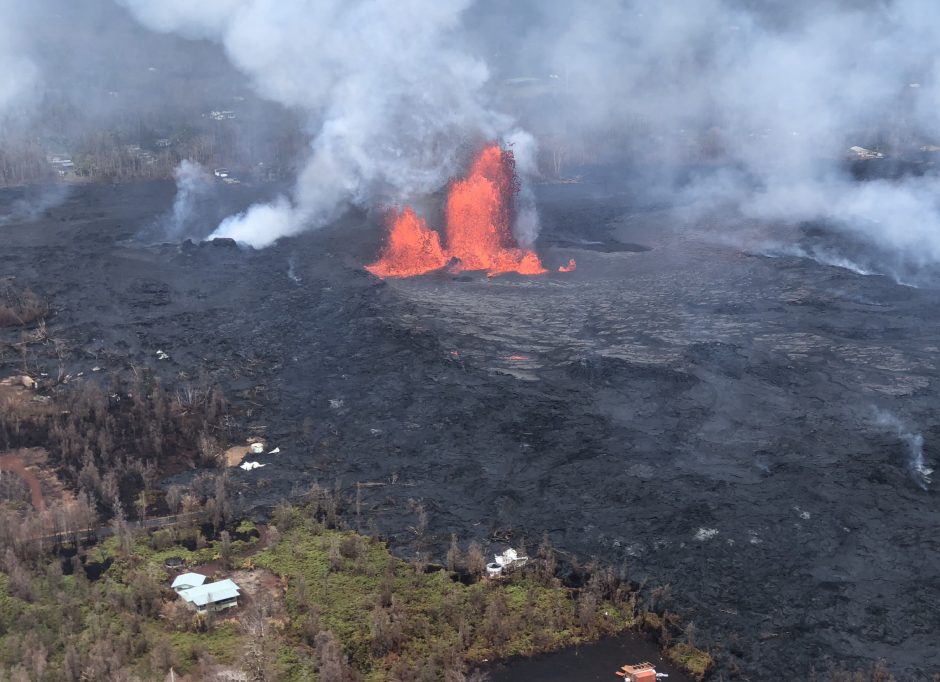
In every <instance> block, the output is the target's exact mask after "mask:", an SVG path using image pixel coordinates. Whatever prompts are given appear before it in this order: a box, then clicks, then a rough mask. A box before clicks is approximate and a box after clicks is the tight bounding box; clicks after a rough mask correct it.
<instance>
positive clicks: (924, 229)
mask: <svg viewBox="0 0 940 682" xmlns="http://www.w3.org/2000/svg"><path fill="white" fill-rule="evenodd" d="M62 13H66V14H71V15H72V19H71V20H70V23H72V24H74V23H75V22H78V23H81V21H80V17H78V16H77V15H82V14H84V15H86V16H87V17H88V18H87V22H93V23H94V25H95V26H96V30H95V34H96V35H97V36H98V44H99V45H100V50H98V51H97V52H96V51H94V50H92V51H90V52H89V51H87V50H85V51H81V50H79V48H78V47H76V48H75V50H76V51H79V53H78V54H77V55H76V56H75V58H74V59H72V60H70V64H71V68H72V69H73V70H76V71H81V69H82V68H83V67H84V66H85V65H83V64H82V59H83V58H87V59H88V60H89V62H90V63H89V64H87V70H86V72H90V73H92V74H93V75H95V74H97V76H96V78H92V79H90V80H89V79H88V78H86V79H85V80H84V81H83V87H84V88H86V89H87V88H88V87H91V86H89V85H88V84H89V82H91V83H92V84H94V83H96V82H100V83H104V82H105V81H111V80H118V79H119V76H120V75H121V73H122V69H125V68H126V67H127V65H128V64H137V63H142V62H140V60H139V59H134V58H133V53H134V49H135V48H134V43H135V42H137V43H139V42H140V41H139V40H137V41H129V40H127V38H126V34H127V33H128V31H130V30H131V29H129V28H128V26H131V25H133V24H134V23H135V22H136V23H137V24H138V25H139V26H142V27H145V29H141V28H139V27H138V28H137V29H135V30H145V32H148V31H149V32H152V34H150V35H151V36H152V37H151V38H150V39H149V40H150V41H151V42H150V43H148V45H149V47H148V49H150V50H151V51H155V50H158V49H160V46H163V48H166V46H167V45H173V46H175V47H177V48H178V46H180V45H189V46H193V47H192V52H191V55H192V59H193V60H197V61H198V64H199V66H200V68H202V67H204V66H205V64H206V63H207V62H209V61H211V58H210V56H209V55H210V52H209V49H210V48H209V47H207V46H209V45H215V46H216V48H215V49H216V51H217V52H216V54H217V55H221V54H224V56H225V58H226V59H227V61H228V63H229V67H228V68H229V71H225V70H221V69H220V70H218V71H217V72H216V76H217V78H218V79H221V80H226V81H230V82H232V83H236V84H238V83H239V79H243V83H244V84H247V86H248V87H250V88H251V89H253V90H254V92H255V93H256V94H257V95H258V96H259V97H261V98H264V99H266V100H269V101H271V102H274V103H276V104H279V105H281V106H283V107H284V108H287V109H289V110H291V111H293V112H297V113H298V114H299V116H300V117H301V120H302V121H303V122H304V125H305V128H306V133H307V134H308V136H309V140H310V147H309V150H307V151H306V152H305V154H304V162H303V165H302V168H301V169H300V170H299V172H298V174H297V179H296V183H295V187H294V189H293V190H292V192H291V193H290V195H289V196H285V197H281V198H280V199H278V200H277V201H275V202H273V203H272V204H270V205H264V206H257V207H253V208H252V209H250V210H249V211H248V212H247V213H246V214H244V215H241V216H235V217H233V218H231V219H230V220H227V221H225V222H224V223H223V224H222V225H221V226H220V228H219V230H218V234H222V235H228V236H233V237H235V238H237V239H239V240H242V241H244V242H247V243H250V244H253V245H256V246H264V245H266V244H270V243H272V242H273V241H274V240H276V239H278V238H280V237H282V236H285V235H289V234H292V233H295V232H297V231H299V230H302V229H307V228H311V227H316V226H319V225H322V224H324V223H326V222H329V221H330V220H332V219H334V218H335V217H336V216H337V215H339V214H340V213H341V212H342V211H343V210H345V208H346V207H348V206H349V205H350V204H356V205H361V206H371V205H374V204H375V203H376V202H390V201H392V202H394V201H405V200H408V199H410V198H414V197H416V196H420V195H423V194H427V193H430V192H433V191H435V190H437V189H439V188H441V187H442V186H443V185H444V184H445V183H446V182H447V181H448V179H449V178H450V177H452V176H454V175H456V174H457V173H458V172H459V169H460V167H461V166H462V165H464V164H465V162H466V158H467V155H468V150H472V149H473V148H474V147H476V146H477V145H479V144H480V142H482V141H484V140H489V139H500V140H504V141H508V140H513V141H514V142H515V148H516V153H517V156H519V157H521V159H522V160H526V161H527V160H528V159H532V158H535V153H536V148H537V147H538V146H541V148H542V150H543V155H542V159H543V161H542V164H541V166H542V168H543V170H544V169H545V168H546V163H545V160H544V159H545V157H546V155H548V154H549V153H550V155H551V156H552V158H555V159H566V160H570V162H572V163H574V162H580V161H605V162H609V161H616V160H617V158H618V156H623V157H626V156H631V155H632V156H635V157H636V156H639V157H642V158H644V159H646V160H648V162H649V163H651V164H652V163H659V164H662V165H663V167H674V166H676V165H677V164H681V163H687V162H695V163H698V164H699V165H700V166H701V168H700V170H699V173H698V175H697V176H695V178H694V181H693V182H692V183H691V184H689V183H686V184H685V185H684V186H683V188H682V199H683V200H694V201H705V200H707V201H708V202H710V203H713V204H727V205H730V206H732V207H734V208H736V209H737V210H738V212H739V213H741V214H743V215H745V216H749V217H753V218H758V219H772V220H780V221H800V220H812V219H826V220H829V221H832V222H834V223H837V224H840V225H842V226H844V227H845V228H846V229H847V230H849V231H852V232H854V233H857V234H859V235H862V236H864V237H865V238H866V239H870V240H873V241H875V242H877V243H878V244H879V245H880V246H882V247H885V248H893V249H896V250H897V251H898V253H899V254H901V255H902V256H903V257H904V258H909V259H913V260H918V261H920V262H924V263H936V262H938V261H940V210H938V204H937V199H936V197H937V196H938V190H940V182H938V181H937V179H936V176H935V175H933V174H931V173H928V174H927V175H926V176H924V177H919V178H916V179H912V180H909V181H895V180H892V181H887V180H884V181H878V182H871V183H857V182H854V181H852V180H850V179H849V178H848V177H847V176H846V174H845V172H844V170H842V166H843V164H840V163H839V161H840V160H843V159H844V157H845V155H846V150H847V148H848V146H850V145H854V144H858V145H863V146H874V145H880V147H881V148H882V149H884V150H885V151H886V152H888V153H889V154H890V153H895V154H901V153H908V152H911V151H913V150H917V149H919V148H920V147H921V146H923V145H928V144H937V143H938V142H940V118H938V117H937V115H936V113H935V112H936V111H937V110H938V105H940V78H938V76H940V73H938V70H940V61H938V58H940V5H937V3H936V2H933V1H931V0H865V1H856V2H850V1H848V0H845V1H838V0H829V1H826V0H793V1H791V2H777V3H760V2H756V1H754V0H699V1H698V2H694V3H690V2H685V1H683V2H680V1H679V0H675V1H670V0H594V1H593V2H590V3H574V2H570V1H568V0H517V1H516V2H513V3H506V2H498V1H497V0H476V1H474V0H203V1H201V2H192V1H190V0H89V1H88V2H87V4H86V3H73V2H71V1H70V0H38V2H36V3H25V2H19V1H18V0H0V19H2V21H0V121H2V120H3V119H4V117H9V115H10V114H11V112H15V113H20V112H25V111H28V110H29V107H30V106H32V107H35V106H36V104H35V103H36V101H37V92H39V93H42V92H43V90H44V88H49V87H55V88H58V89H60V90H61V89H62V88H65V89H68V86H67V85H65V84H63V82H62V80H63V79H62V77H61V72H62V67H61V62H62V59H61V56H59V57H58V59H59V61H58V62H56V59H55V55H54V54H53V52H54V51H50V49H49V41H50V40H52V41H53V43H54V41H55V38H54V37H53V38H50V36H49V34H48V31H47V30H46V31H44V30H43V27H44V26H46V25H47V24H48V21H47V19H48V17H49V16H52V15H55V16H60V15H61V14H62ZM131 17H132V18H133V19H131ZM161 36H162V38H161ZM161 39H162V40H164V41H175V42H164V43H161V42H160V40H161ZM64 40H66V42H67V38H65V39H64ZM187 41H188V42H187ZM110 42H113V43H114V46H111V45H109V43H110ZM155 46H156V47H155ZM114 48H118V49H114ZM170 52H172V53H173V54H177V55H178V54H180V53H181V52H180V50H179V49H175V50H171V51H170ZM105 55H110V57H111V61H110V62H108V59H107V57H106V56H105ZM129 55H130V58H129ZM177 58H178V59H179V57H177ZM56 67H58V68H56ZM128 77H129V76H128V75H127V74H124V78H123V79H120V80H123V81H127V79H128ZM141 77H143V76H141ZM233 87H235V86H233ZM72 94H73V95H74V97H75V98H76V99H79V100H83V99H87V94H88V93H87V91H86V92H82V93H79V92H75V93H72ZM0 125H3V124H2V122H0ZM703 160H705V161H707V162H708V163H707V164H706V165H702V164H701V162H702V161H703ZM520 165H521V166H524V167H525V168H524V170H527V171H529V174H530V175H533V174H535V173H537V170H536V168H535V166H536V164H535V163H534V162H532V163H523V164H520ZM667 184H668V183H667ZM671 188H672V189H673V190H675V188H674V187H671ZM658 189H660V190H661V189H662V188H661V187H660V188H658ZM675 191H678V190H675ZM529 220H531V216H529ZM531 229H533V228H532V227H531V225H530V227H529V230H531Z"/></svg>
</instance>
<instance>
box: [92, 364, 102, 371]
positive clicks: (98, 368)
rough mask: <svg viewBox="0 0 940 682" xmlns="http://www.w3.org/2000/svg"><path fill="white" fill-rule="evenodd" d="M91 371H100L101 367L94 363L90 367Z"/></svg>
mask: <svg viewBox="0 0 940 682" xmlns="http://www.w3.org/2000/svg"><path fill="white" fill-rule="evenodd" d="M91 371H92V372H100V371H101V368H100V367H98V366H97V365H95V366H94V367H92V368H91Z"/></svg>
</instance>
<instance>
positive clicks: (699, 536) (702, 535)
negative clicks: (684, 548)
mask: <svg viewBox="0 0 940 682" xmlns="http://www.w3.org/2000/svg"><path fill="white" fill-rule="evenodd" d="M716 535H718V529H717V528H699V529H698V530H697V531H696V532H695V539H696V540H698V541H699V542H705V540H711V539H712V538H713V537H715V536H716Z"/></svg>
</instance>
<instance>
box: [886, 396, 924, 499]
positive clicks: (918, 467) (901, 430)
mask: <svg viewBox="0 0 940 682" xmlns="http://www.w3.org/2000/svg"><path fill="white" fill-rule="evenodd" d="M875 416H876V420H877V423H878V425H879V426H882V427H886V428H889V429H892V430H893V431H895V432H896V433H897V436H898V438H900V439H901V440H902V441H903V442H904V443H905V444H906V445H907V448H908V467H909V469H910V472H911V476H912V477H913V479H914V482H915V483H917V485H918V486H920V487H921V488H922V489H923V490H926V489H927V486H928V485H930V482H931V478H930V477H931V474H933V469H931V468H930V467H928V466H927V464H926V462H925V461H924V437H923V436H922V435H921V434H920V433H916V432H914V431H911V430H910V429H909V428H908V427H907V426H906V425H905V424H904V423H903V422H902V421H901V420H900V419H898V417H897V416H895V415H893V414H891V413H890V412H885V411H883V410H876V411H875Z"/></svg>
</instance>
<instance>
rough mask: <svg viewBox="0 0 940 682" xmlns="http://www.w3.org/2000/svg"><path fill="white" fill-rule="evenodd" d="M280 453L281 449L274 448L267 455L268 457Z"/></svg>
mask: <svg viewBox="0 0 940 682" xmlns="http://www.w3.org/2000/svg"><path fill="white" fill-rule="evenodd" d="M280 451H281V448H274V449H273V450H271V451H270V452H269V453H268V454H269V455H276V454H278V453H280Z"/></svg>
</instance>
